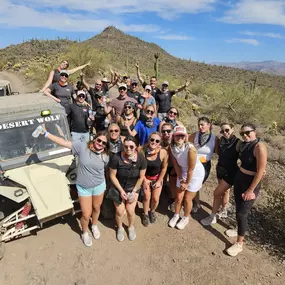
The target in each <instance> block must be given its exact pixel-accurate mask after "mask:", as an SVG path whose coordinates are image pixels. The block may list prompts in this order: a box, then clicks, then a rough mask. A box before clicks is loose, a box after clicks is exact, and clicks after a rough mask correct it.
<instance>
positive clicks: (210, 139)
mask: <svg viewBox="0 0 285 285" xmlns="http://www.w3.org/2000/svg"><path fill="white" fill-rule="evenodd" d="M198 129H199V130H198V131H197V132H196V133H194V134H192V135H191V136H190V137H189V142H191V143H193V144H194V146H195V147H196V149H197V152H198V157H199V159H200V161H201V162H202V164H203V166H204V169H205V177H204V180H203V183H205V182H206V181H207V179H208V177H209V175H210V171H211V159H212V156H213V154H214V153H217V152H218V146H219V139H218V138H217V137H216V136H215V134H214V133H213V132H212V123H211V120H210V119H209V118H207V117H205V116H203V117H200V118H199V119H198ZM199 208H201V204H200V193H199V192H198V193H197V195H196V197H195V201H194V206H193V210H192V212H194V213H196V212H197V211H198V209H199Z"/></svg>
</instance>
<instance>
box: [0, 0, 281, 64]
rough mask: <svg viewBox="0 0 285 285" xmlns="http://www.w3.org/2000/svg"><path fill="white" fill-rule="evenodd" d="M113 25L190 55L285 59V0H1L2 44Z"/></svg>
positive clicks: (88, 33) (83, 34) (74, 35)
mask: <svg viewBox="0 0 285 285" xmlns="http://www.w3.org/2000/svg"><path fill="white" fill-rule="evenodd" d="M59 3H61V4H59ZM109 25H114V26H116V27H117V28H119V29H121V30H123V31H124V32H126V33H128V34H131V35H134V36H137V37H139V38H141V39H143V40H146V41H149V42H154V43H157V44H159V45H160V46H161V47H162V48H164V49H165V50H166V51H168V52H169V53H171V54H173V55H175V56H178V57H182V58H185V59H192V60H199V61H205V62H236V61H243V60H246V61H264V60H277V61H284V62H285V53H284V52H283V51H284V49H285V0H232V1H230V0H229V1H223V0H175V1H173V0H155V1H153V0H144V1H142V0H108V1H102V0H100V1H98V0H84V1H79V0H64V1H59V0H1V9H0V48H3V47H6V46H8V45H10V44H17V43H21V42H23V41H25V40H29V39H31V38H39V39H55V38H57V37H63V38H69V39H74V40H85V39H87V38H89V37H92V36H94V35H96V34H98V33H99V32H101V31H102V30H103V29H104V28H105V27H107V26H109Z"/></svg>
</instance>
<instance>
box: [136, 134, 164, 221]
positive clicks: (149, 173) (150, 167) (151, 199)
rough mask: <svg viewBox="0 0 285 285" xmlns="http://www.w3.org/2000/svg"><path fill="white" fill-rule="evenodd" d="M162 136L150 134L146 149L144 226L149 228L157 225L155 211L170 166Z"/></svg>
mask: <svg viewBox="0 0 285 285" xmlns="http://www.w3.org/2000/svg"><path fill="white" fill-rule="evenodd" d="M160 143H161V136H160V133H158V132H153V133H151V134H150V136H149V139H148V143H147V144H146V147H145V157H146V160H147V169H146V175H145V179H144V182H143V190H144V199H143V211H144V212H143V214H142V224H143V225H144V226H145V227H147V226H148V225H149V223H155V221H156V215H155V210H156V208H157V206H158V203H159V198H160V194H161V190H162V186H163V178H164V175H165V173H166V170H167V165H168V153H167V151H166V150H165V149H162V148H161V145H160Z"/></svg>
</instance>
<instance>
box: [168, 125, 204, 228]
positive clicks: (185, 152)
mask: <svg viewBox="0 0 285 285" xmlns="http://www.w3.org/2000/svg"><path fill="white" fill-rule="evenodd" d="M170 150H171V159H172V163H173V166H174V169H175V171H176V173H177V181H176V197H175V214H174V216H173V218H172V219H171V220H170V221H169V226H170V227H172V228H174V227H175V226H176V227H177V228H178V229H180V230H183V229H184V228H185V226H186V225H187V224H188V223H189V217H190V213H191V210H192V200H193V199H194V198H195V196H196V193H197V192H198V191H199V190H200V188H201V187H202V183H203V179H204V176H205V170H204V167H203V165H202V163H201V162H200V159H199V157H198V155H197V152H196V149H195V147H194V146H193V145H192V144H191V143H188V142H187V132H186V129H185V127H183V126H177V127H175V128H174V132H173V136H172V143H171V146H170ZM183 199H184V216H183V217H182V219H181V220H180V221H179V223H177V222H178V220H179V218H180V217H179V214H180V211H181V207H182V202H183Z"/></svg>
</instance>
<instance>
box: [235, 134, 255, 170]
mask: <svg viewBox="0 0 285 285" xmlns="http://www.w3.org/2000/svg"><path fill="white" fill-rule="evenodd" d="M258 143H259V139H256V140H254V141H252V142H248V143H246V142H243V143H242V144H241V147H240V153H239V159H240V160H241V167H242V168H243V169H245V170H248V171H253V172H256V171H257V163H256V157H255V156H254V147H255V146H256V145H257V144H258Z"/></svg>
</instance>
